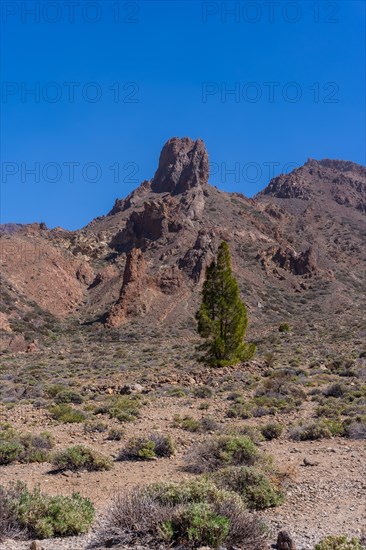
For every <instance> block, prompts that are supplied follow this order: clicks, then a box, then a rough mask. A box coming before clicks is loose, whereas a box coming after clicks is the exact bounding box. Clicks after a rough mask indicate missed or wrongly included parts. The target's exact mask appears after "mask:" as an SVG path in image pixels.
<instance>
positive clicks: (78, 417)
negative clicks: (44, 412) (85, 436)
mask: <svg viewBox="0 0 366 550" xmlns="http://www.w3.org/2000/svg"><path fill="white" fill-rule="evenodd" d="M49 411H50V413H51V415H52V417H53V418H54V419H55V420H57V421H58V422H62V423H63V424H73V423H79V422H84V421H85V420H86V415H85V414H84V413H83V412H82V411H80V410H78V409H75V408H74V407H71V406H70V405H66V404H64V403H63V404H61V405H54V406H53V407H50V409H49Z"/></svg>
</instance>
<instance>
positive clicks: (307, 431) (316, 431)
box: [290, 422, 332, 441]
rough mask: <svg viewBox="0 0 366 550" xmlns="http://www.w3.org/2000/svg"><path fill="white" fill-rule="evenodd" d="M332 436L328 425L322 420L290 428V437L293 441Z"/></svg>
mask: <svg viewBox="0 0 366 550" xmlns="http://www.w3.org/2000/svg"><path fill="white" fill-rule="evenodd" d="M331 436H332V433H331V431H330V429H329V428H328V426H327V425H326V424H324V422H314V423H312V424H303V425H299V426H297V427H295V428H292V429H291V430H290V437H291V439H294V440H295V441H307V440H316V439H325V438H329V437H331Z"/></svg>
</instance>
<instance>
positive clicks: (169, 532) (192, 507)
mask: <svg viewBox="0 0 366 550" xmlns="http://www.w3.org/2000/svg"><path fill="white" fill-rule="evenodd" d="M162 528H163V532H165V536H166V538H167V540H168V541H169V542H173V543H178V544H180V543H181V542H182V541H185V540H186V541H188V545H189V546H191V547H193V548H198V547H202V546H209V547H210V548H218V547H219V546H222V544H223V543H224V542H225V540H226V538H227V536H228V534H229V533H230V520H229V518H228V517H226V516H224V515H220V514H218V513H217V512H216V510H215V509H214V507H213V506H212V505H211V504H209V503H208V502H196V503H193V504H189V505H188V506H186V507H185V508H184V509H183V510H182V511H181V512H180V513H178V514H176V515H174V516H173V518H172V519H171V520H168V521H165V522H164V523H163V525H162Z"/></svg>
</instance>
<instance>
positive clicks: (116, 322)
mask: <svg viewBox="0 0 366 550" xmlns="http://www.w3.org/2000/svg"><path fill="white" fill-rule="evenodd" d="M145 290H146V264H145V260H144V257H143V254H142V252H141V250H140V249H138V248H133V249H132V250H131V252H129V254H128V255H127V261H126V266H125V270H124V273H123V282H122V288H121V292H120V297H119V299H118V301H117V302H116V304H115V305H114V306H113V307H112V309H111V310H110V312H109V314H108V316H107V320H106V322H105V326H106V327H109V328H111V327H119V326H120V325H122V324H123V323H124V322H126V320H127V317H128V316H129V315H141V314H143V313H144V311H145V310H146V306H145V305H144V304H143V302H142V301H141V298H142V295H143V293H144V292H145Z"/></svg>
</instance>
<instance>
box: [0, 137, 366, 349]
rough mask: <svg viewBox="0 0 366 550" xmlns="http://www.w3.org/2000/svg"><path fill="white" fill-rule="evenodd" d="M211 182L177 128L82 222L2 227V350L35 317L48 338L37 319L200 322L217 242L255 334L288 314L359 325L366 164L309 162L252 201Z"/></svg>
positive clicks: (200, 147)
mask: <svg viewBox="0 0 366 550" xmlns="http://www.w3.org/2000/svg"><path fill="white" fill-rule="evenodd" d="M208 180H209V160H208V154H207V151H206V149H205V146H204V144H203V142H202V141H201V140H197V141H192V140H191V139H189V138H183V139H178V138H172V139H170V140H169V141H168V142H167V143H166V144H165V146H164V147H163V150H162V152H161V155H160V159H159V165H158V168H157V170H156V173H155V175H154V177H153V178H152V180H151V181H144V182H143V183H142V184H141V185H140V186H139V187H138V188H137V189H136V190H135V191H133V192H132V193H131V194H130V195H129V196H128V197H126V198H125V199H117V200H116V202H115V204H114V206H113V208H112V210H111V211H110V212H109V213H108V214H107V215H106V216H103V217H100V218H97V219H95V220H93V221H92V222H91V223H90V224H89V225H87V226H86V227H84V228H83V229H81V230H79V231H73V232H71V231H65V230H62V229H60V228H56V229H52V230H48V229H47V228H46V227H45V226H44V224H41V225H40V224H32V225H28V226H21V225H17V224H7V225H6V226H3V228H2V230H1V231H0V243H1V244H0V246H1V273H2V293H1V297H2V304H1V309H0V322H1V329H2V339H1V342H2V346H3V348H7V347H9V346H10V347H11V346H12V345H13V347H14V338H15V339H18V344H17V346H15V347H17V348H19V349H22V346H23V348H24V347H25V346H26V340H27V338H28V339H29V338H30V333H29V328H30V327H33V328H34V330H36V331H37V333H38V334H41V335H42V334H43V333H44V338H43V336H41V338H42V339H43V340H44V345H47V333H48V332H47V330H41V329H42V327H45V326H46V325H47V324H48V326H49V328H50V329H52V323H56V324H57V323H60V322H61V323H62V322H63V320H65V319H66V320H67V319H72V320H74V321H76V322H78V323H81V324H85V323H87V324H89V325H90V326H94V325H95V326H98V327H99V328H100V327H104V329H103V330H106V331H108V330H110V329H111V328H114V329H116V328H121V329H122V330H123V327H126V326H129V325H130V324H131V323H133V324H134V326H135V325H136V326H139V327H143V326H146V325H147V324H149V323H152V322H153V323H154V325H158V326H160V327H161V331H163V332H164V331H165V332H166V333H167V334H169V330H170V329H171V327H172V326H173V325H174V326H175V327H178V328H181V329H185V330H192V329H193V327H194V321H193V313H194V311H195V309H196V307H197V303H198V299H199V292H200V288H201V284H202V281H203V278H204V273H205V266H206V265H207V263H208V262H210V260H211V259H212V257H213V255H214V253H215V251H216V249H217V246H218V244H219V243H220V241H221V240H226V241H228V243H229V245H230V248H231V252H232V257H233V269H234V271H235V274H236V276H237V277H238V280H239V284H240V288H241V292H242V295H243V298H244V299H245V301H246V302H247V304H248V308H249V312H250V319H251V324H252V329H253V333H256V331H260V330H262V329H264V328H265V326H266V325H267V324H271V323H272V324H275V323H279V322H281V321H289V322H297V323H300V324H301V323H303V324H304V325H307V326H309V325H310V324H311V323H317V322H319V323H321V325H322V326H323V327H327V326H328V325H329V327H330V328H332V329H334V327H335V325H337V326H338V329H341V328H342V327H347V330H351V331H353V332H354V333H357V334H358V332H359V330H360V326H359V325H360V323H359V321H360V318H361V311H362V309H361V308H362V306H363V300H364V298H363V295H364V293H363V275H364V263H363V262H364V252H363V246H362V245H363V239H364V236H365V224H364V213H365V211H366V169H365V168H364V167H362V166H360V165H357V164H355V163H352V162H346V161H337V160H327V159H325V160H321V161H316V160H309V161H308V162H307V163H306V164H305V165H304V166H302V167H301V168H298V169H296V170H294V171H293V172H291V173H290V174H288V175H280V176H279V177H276V178H274V179H273V180H272V181H271V182H270V183H269V185H268V186H267V187H266V188H265V189H264V190H263V191H262V192H261V193H259V194H258V195H257V196H256V197H254V199H248V198H246V197H245V196H244V195H242V194H240V193H231V194H230V193H224V192H222V191H220V190H218V189H217V188H215V187H212V186H210V185H209V182H208ZM335 319H337V322H336V323H335ZM19 338H20V339H21V341H20V340H19ZM22 339H23V340H22ZM12 342H13V344H12ZM22 342H23V343H22Z"/></svg>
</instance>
